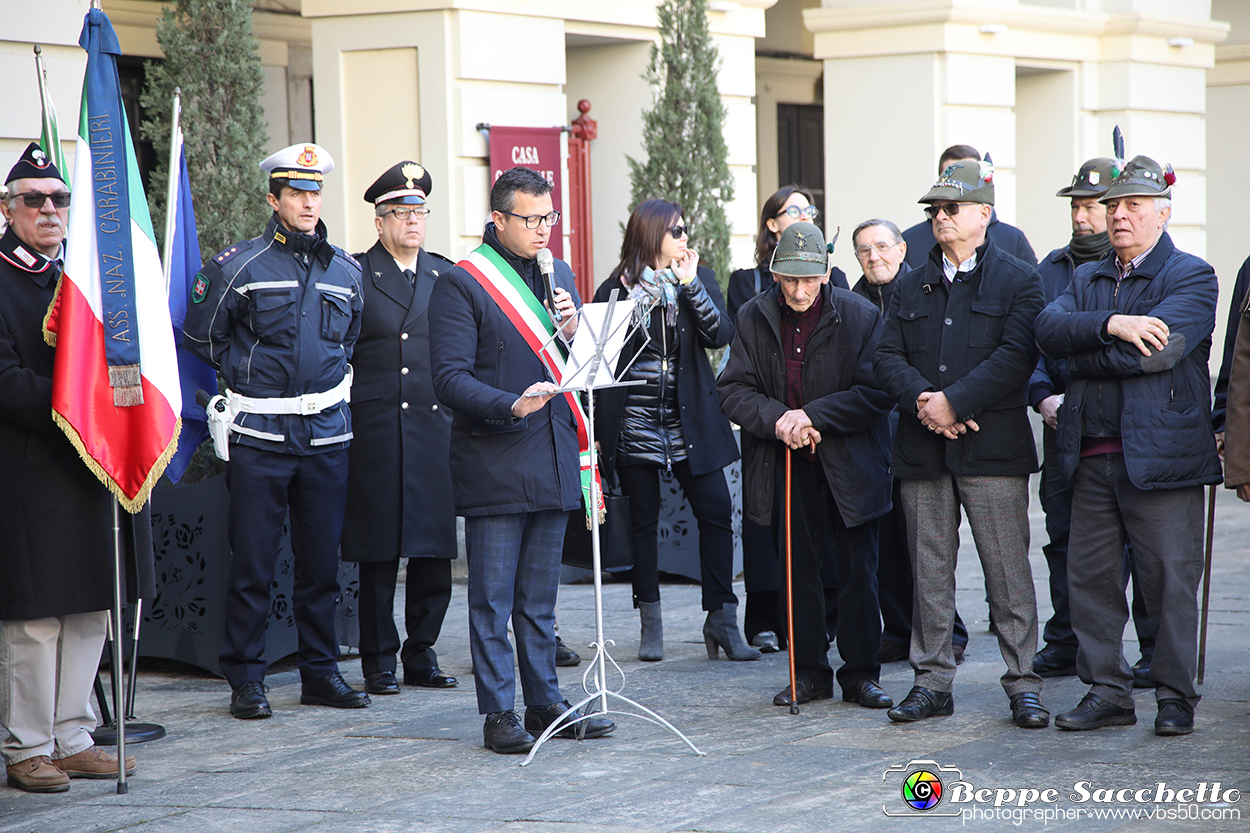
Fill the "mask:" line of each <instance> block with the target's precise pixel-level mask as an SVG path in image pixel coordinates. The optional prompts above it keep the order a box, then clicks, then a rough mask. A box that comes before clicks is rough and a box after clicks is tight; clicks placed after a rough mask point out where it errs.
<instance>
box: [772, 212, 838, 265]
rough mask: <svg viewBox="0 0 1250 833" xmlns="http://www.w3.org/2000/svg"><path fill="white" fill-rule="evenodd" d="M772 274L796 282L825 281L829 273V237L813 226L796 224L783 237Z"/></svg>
mask: <svg viewBox="0 0 1250 833" xmlns="http://www.w3.org/2000/svg"><path fill="white" fill-rule="evenodd" d="M769 271H771V272H772V273H773V274H776V275H786V276H787V277H792V278H823V277H824V276H825V273H826V272H828V271H829V252H828V251H826V249H825V236H824V235H823V234H821V233H820V229H819V228H817V227H816V226H815V225H813V224H812V223H792V224H791V225H789V226H787V227H786V230H785V231H783V232H782V233H781V239H780V240H778V241H777V248H776V249H774V250H773V262H772V264H771V265H770V267H769Z"/></svg>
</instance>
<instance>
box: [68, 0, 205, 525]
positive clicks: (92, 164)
mask: <svg viewBox="0 0 1250 833" xmlns="http://www.w3.org/2000/svg"><path fill="white" fill-rule="evenodd" d="M80 43H81V44H82V45H83V47H84V48H85V49H87V51H88V59H87V77H86V79H85V80H84V84H83V98H82V101H83V104H82V111H81V113H80V115H79V125H78V143H77V147H76V150H75V153H74V175H73V179H72V183H73V198H72V201H71V203H70V210H69V233H68V235H67V237H66V259H65V272H64V274H63V275H62V276H61V279H60V282H59V284H58V286H57V292H56V297H55V299H54V300H53V302H52V306H51V307H50V308H49V310H48V316H47V319H46V320H45V322H44V335H45V337H46V339H47V341H48V343H49V344H52V345H53V346H55V347H56V364H55V368H54V370H53V376H52V411H53V414H52V416H53V419H54V420H55V421H56V423H57V424H58V425H59V426H60V427H61V429H62V430H64V431H65V434H66V435H67V436H68V437H69V439H70V442H72V443H73V444H74V447H75V448H77V449H78V453H79V454H80V455H81V456H82V458H83V460H84V462H86V464H87V467H88V468H90V469H91V471H92V472H94V473H95V475H96V476H97V477H99V478H100V480H101V482H103V483H104V485H105V486H107V487H108V488H109V489H110V490H111V491H112V492H113V494H115V495H116V496H117V499H118V501H119V502H120V503H121V505H122V506H123V507H124V508H125V509H126V510H127V511H130V512H137V511H139V510H140V509H141V508H142V507H143V505H144V504H145V503H146V502H147V500H148V497H149V495H150V493H151V490H152V487H153V485H155V483H156V481H157V480H158V479H160V476H161V474H162V472H164V470H165V465H166V463H168V462H169V458H170V457H171V456H172V455H173V453H174V450H175V448H176V447H177V441H178V432H179V429H180V419H179V413H180V412H181V410H182V394H181V391H180V389H179V384H178V364H177V356H176V352H175V346H174V338H173V330H172V328H171V326H170V318H169V307H168V302H167V293H166V288H165V280H164V277H163V275H162V272H161V263H160V256H159V254H158V253H157V248H156V241H155V237H154V235H153V234H152V220H151V217H150V216H149V214H148V206H147V201H146V199H145V198H144V193H143V186H142V184H141V183H140V182H139V175H138V165H137V164H136V162H135V155H134V149H133V147H132V144H131V140H130V131H129V128H128V126H127V124H126V119H125V115H124V111H122V109H121V107H120V90H119V89H118V88H116V58H115V55H117V54H120V49H119V48H118V47H117V37H116V35H115V34H114V32H113V28H112V25H111V24H110V23H109V21H108V18H107V17H106V16H105V15H104V13H103V12H100V11H98V10H95V9H93V10H91V11H90V12H88V14H87V20H86V22H85V24H84V26H83V36H82V39H81V40H80ZM103 62H108V63H109V64H110V65H111V66H110V67H102V66H100V64H102V63H103ZM110 68H111V69H112V75H111V78H112V85H113V87H114V88H113V89H112V90H111V91H110V90H109V89H108V87H109V78H110V76H109V73H108V70H109V69H110ZM102 89H103V93H102V92H101V90H102ZM109 95H115V96H116V100H115V101H116V104H115V103H114V101H111V100H107V98H108V96H109ZM102 96H103V98H104V99H106V100H105V101H103V102H101V97H102ZM119 149H120V151H121V152H118V151H119ZM102 265H103V268H102ZM106 293H108V294H109V296H110V297H109V298H107V299H106V298H105V294H106ZM110 364H113V365H114V367H110ZM119 364H122V365H125V366H122V367H117V366H116V365H119ZM110 375H112V376H113V379H112V381H111V382H110Z"/></svg>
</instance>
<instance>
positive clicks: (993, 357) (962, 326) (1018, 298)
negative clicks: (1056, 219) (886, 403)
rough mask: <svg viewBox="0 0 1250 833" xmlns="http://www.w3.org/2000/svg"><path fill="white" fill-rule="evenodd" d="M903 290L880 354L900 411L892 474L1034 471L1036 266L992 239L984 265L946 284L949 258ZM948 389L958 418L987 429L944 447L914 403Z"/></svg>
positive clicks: (909, 278) (879, 367)
mask: <svg viewBox="0 0 1250 833" xmlns="http://www.w3.org/2000/svg"><path fill="white" fill-rule="evenodd" d="M894 283H896V284H898V286H897V288H896V289H895V290H894V297H892V298H891V299H890V309H889V312H888V313H887V314H886V317H885V329H884V331H883V332H882V334H881V340H880V341H879V342H878V344H877V350H876V352H875V353H874V354H873V359H872V363H873V370H874V371H875V372H876V374H877V380H878V381H879V382H880V383H881V387H882V388H884V389H885V391H886V392H887V393H889V394H890V396H891V397H893V399H894V401H895V402H897V403H898V404H899V420H898V431H897V433H896V434H895V437H894V456H893V469H894V476H895V477H915V478H933V477H941V476H944V475H946V474H948V473H949V474H956V475H971V476H985V477H1012V476H1019V475H1026V474H1032V473H1033V472H1035V471H1037V446H1036V445H1035V444H1034V442H1033V429H1032V427H1031V426H1030V424H1029V417H1028V414H1027V413H1026V407H1025V393H1026V391H1025V388H1026V386H1027V385H1028V381H1029V376H1030V374H1031V373H1032V372H1033V368H1034V367H1036V366H1037V343H1036V342H1035V341H1034V340H1033V321H1034V319H1036V318H1037V314H1038V313H1039V312H1041V310H1042V281H1041V278H1039V277H1038V274H1037V270H1036V269H1034V268H1033V267H1032V266H1030V265H1029V264H1027V263H1025V262H1024V261H1022V260H1020V259H1019V258H1016V257H1013V256H1011V255H1009V254H1006V253H1004V252H1002V251H1000V250H999V249H998V247H997V246H996V245H995V244H994V242H993V241H992V240H987V241H986V242H985V243H983V244H982V245H981V247H980V248H979V249H977V265H976V268H975V269H973V270H972V271H971V272H962V273H960V274H958V275H956V277H955V280H954V281H953V282H952V283H951V284H950V286H949V287H948V286H947V284H946V279H945V278H944V277H943V275H942V251H941V249H940V248H938V247H937V246H935V247H933V249H932V250H931V251H930V252H929V260H928V262H927V263H926V264H925V267H924V268H923V269H915V270H913V271H911V272H907V273H905V274H901V275H899V276H898V277H896V278H895V279H894ZM925 391H942V392H943V393H945V394H946V398H947V399H948V400H949V401H950V404H951V406H952V407H953V408H954V409H955V413H956V415H957V417H958V418H959V419H960V420H961V421H967V420H969V419H972V420H975V421H976V422H977V424H978V425H979V426H980V429H981V430H980V431H977V432H973V431H969V432H968V433H966V434H963V435H962V436H960V437H959V439H956V440H947V439H945V438H944V437H942V436H939V435H938V434H936V433H934V432H932V431H930V430H928V429H927V428H925V427H924V425H923V424H922V423H921V422H920V420H919V419H917V418H916V398H917V397H918V396H919V395H920V394H921V393H923V392H925Z"/></svg>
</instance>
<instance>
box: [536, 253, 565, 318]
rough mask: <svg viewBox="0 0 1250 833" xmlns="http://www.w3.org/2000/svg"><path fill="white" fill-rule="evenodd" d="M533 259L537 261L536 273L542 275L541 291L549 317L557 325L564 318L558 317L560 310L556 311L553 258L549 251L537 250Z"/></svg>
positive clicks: (554, 264) (554, 265)
mask: <svg viewBox="0 0 1250 833" xmlns="http://www.w3.org/2000/svg"><path fill="white" fill-rule="evenodd" d="M534 259H535V260H537V261H538V271H539V272H542V275H543V291H544V294H546V296H547V309H548V310H550V311H551V317H552V318H554V319H555V320H556V323H557V324H558V323H560V321H561V319H562V318H563V317H564V316H562V315H560V310H558V309H556V284H555V273H556V262H555V258H553V257H552V256H551V249H547V248H543V249H539V250H538V254H537V255H536V256H535V258H534Z"/></svg>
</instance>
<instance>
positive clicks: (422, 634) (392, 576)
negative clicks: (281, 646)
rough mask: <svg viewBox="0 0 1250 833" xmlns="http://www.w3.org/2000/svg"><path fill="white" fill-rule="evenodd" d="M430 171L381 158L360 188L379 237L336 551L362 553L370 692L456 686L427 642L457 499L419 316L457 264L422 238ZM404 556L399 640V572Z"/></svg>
mask: <svg viewBox="0 0 1250 833" xmlns="http://www.w3.org/2000/svg"><path fill="white" fill-rule="evenodd" d="M430 187H431V181H430V174H429V172H427V171H426V170H425V168H423V167H421V165H419V164H417V163H416V162H411V161H404V162H399V163H398V164H396V165H395V166H393V167H391V168H390V169H388V170H387V171H386V172H385V173H383V174H382V175H381V176H380V177H378V179H377V181H376V182H374V183H373V184H372V185H370V186H369V189H368V190H367V191H365V202H367V203H369V204H370V205H372V206H374V213H375V215H376V216H375V217H374V220H373V222H374V224H375V225H376V226H377V230H378V242H377V243H375V244H374V245H373V248H371V249H369V251H367V252H364V253H363V254H358V255H356V257H357V258H358V259H359V260H360V266H361V270H362V273H363V274H362V277H363V284H364V289H363V292H364V296H365V316H364V321H363V323H362V324H361V328H360V339H359V341H357V343H356V352H355V357H354V359H353V361H352V366H353V368H354V369H355V377H354V380H353V385H352V420H353V422H354V423H355V424H354V430H355V432H356V437H355V439H353V440H352V445H351V450H350V453H349V456H350V459H351V466H350V474H349V475H348V479H347V517H346V520H345V522H344V525H343V560H344V561H356V562H359V564H360V620H359V621H360V666H361V669H362V670H363V671H364V675H365V690H366V691H367V692H368V693H370V694H398V693H399V682H398V681H397V680H396V679H395V671H396V668H397V662H396V654H397V653H398V654H399V658H400V659H401V660H402V661H403V669H404V684H405V685H417V686H424V687H426V688H451V687H453V686H455V685H456V678H455V677H452V676H450V675H449V674H445V673H443V671H442V669H440V668H439V667H438V655H437V654H436V653H435V652H434V642H435V641H436V640H437V639H438V634H439V631H440V630H441V629H442V626H443V618H444V617H445V616H446V615H447V606H448V604H449V603H450V602H451V561H452V559H454V558H455V557H456V508H455V506H454V505H453V503H452V488H451V464H450V462H449V460H448V448H449V446H450V443H451V411H450V410H448V409H447V408H443V407H442V406H441V405H439V403H438V399H437V398H435V396H434V382H433V380H432V379H431V377H430V331H429V320H428V319H427V317H426V313H427V310H428V308H429V304H430V292H431V290H433V288H434V282H435V281H437V280H438V279H439V274H440V273H442V272H445V271H446V270H447V269H449V268H451V267H452V266H453V265H454V264H452V262H451V261H450V260H447V259H446V258H444V257H443V256H442V255H436V254H433V253H431V252H427V251H426V250H425V249H424V248H422V245H421V244H422V242H423V241H424V239H425V218H426V217H427V216H428V215H429V213H430V210H429V209H428V208H427V207H426V202H425V201H426V198H427V197H428V196H429V194H430ZM401 558H406V559H408V566H407V573H406V575H407V578H406V579H405V582H404V588H405V589H404V597H405V598H404V625H405V630H406V631H407V638H406V639H405V640H404V643H403V646H402V649H401V647H400V641H399V633H398V631H397V630H396V628H395V616H394V612H393V608H394V604H395V580H396V577H397V575H398V572H399V561H400V559H401Z"/></svg>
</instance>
